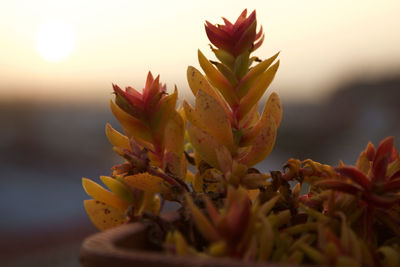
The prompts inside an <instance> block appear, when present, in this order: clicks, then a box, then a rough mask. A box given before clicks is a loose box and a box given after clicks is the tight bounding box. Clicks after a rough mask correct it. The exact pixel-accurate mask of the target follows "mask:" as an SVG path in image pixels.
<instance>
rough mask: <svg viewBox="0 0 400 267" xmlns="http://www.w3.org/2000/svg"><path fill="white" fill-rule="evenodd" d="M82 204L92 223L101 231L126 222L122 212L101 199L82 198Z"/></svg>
mask: <svg viewBox="0 0 400 267" xmlns="http://www.w3.org/2000/svg"><path fill="white" fill-rule="evenodd" d="M83 204H84V206H85V210H86V213H87V214H88V215H89V218H90V220H91V221H92V223H93V225H94V226H95V227H96V228H97V229H99V230H101V231H104V230H107V229H110V228H114V227H117V226H119V225H122V224H125V223H126V222H127V219H126V217H125V216H124V213H123V212H121V211H120V210H119V209H116V208H114V207H111V206H109V205H107V204H105V203H103V202H101V201H98V200H95V199H89V200H84V201H83Z"/></svg>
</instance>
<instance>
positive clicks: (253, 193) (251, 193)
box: [247, 189, 260, 203]
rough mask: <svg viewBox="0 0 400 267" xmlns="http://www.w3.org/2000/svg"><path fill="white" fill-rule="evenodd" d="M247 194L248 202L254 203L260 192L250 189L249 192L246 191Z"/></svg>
mask: <svg viewBox="0 0 400 267" xmlns="http://www.w3.org/2000/svg"><path fill="white" fill-rule="evenodd" d="M247 192H248V194H249V198H250V200H251V201H252V202H253V203H254V201H255V200H256V198H257V196H258V194H259V193H260V190H259V189H250V190H247Z"/></svg>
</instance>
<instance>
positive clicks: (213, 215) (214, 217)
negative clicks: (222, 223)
mask: <svg viewBox="0 0 400 267" xmlns="http://www.w3.org/2000/svg"><path fill="white" fill-rule="evenodd" d="M204 203H205V206H206V210H207V213H208V216H209V217H210V219H211V221H212V223H213V224H214V225H216V224H217V223H218V221H219V219H220V217H221V216H220V215H219V213H218V211H217V209H216V208H215V206H214V204H213V203H212V202H211V200H210V199H209V198H208V197H206V196H205V197H204Z"/></svg>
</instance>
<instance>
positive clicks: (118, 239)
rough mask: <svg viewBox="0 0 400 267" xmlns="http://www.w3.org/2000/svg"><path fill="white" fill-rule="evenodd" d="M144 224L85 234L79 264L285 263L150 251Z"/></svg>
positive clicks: (238, 266) (251, 266) (242, 266)
mask: <svg viewBox="0 0 400 267" xmlns="http://www.w3.org/2000/svg"><path fill="white" fill-rule="evenodd" d="M148 228H149V227H147V226H146V225H145V224H141V223H132V224H126V225H122V226H120V227H116V228H114V229H111V230H108V231H104V232H100V233H97V234H94V235H93V236H90V237H88V238H87V239H86V240H85V241H84V242H83V245H82V248H81V257H80V260H81V265H82V266H83V267H106V266H120V267H124V266H126V267H128V266H129V267H132V266H134V267H140V266H146V267H184V266H185V267H186V266H190V267H200V266H201V267H206V266H207V267H266V266H270V267H273V266H281V267H282V266H289V265H280V264H267V263H250V262H245V261H235V260H232V259H220V258H194V257H183V256H173V255H166V254H163V253H161V252H158V251H151V245H150V244H149V242H148V240H147V234H148V233H147V230H148Z"/></svg>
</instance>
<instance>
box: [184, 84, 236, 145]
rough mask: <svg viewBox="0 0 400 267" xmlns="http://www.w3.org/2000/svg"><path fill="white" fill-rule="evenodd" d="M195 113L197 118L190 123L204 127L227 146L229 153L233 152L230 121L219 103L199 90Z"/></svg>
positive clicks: (187, 114)
mask: <svg viewBox="0 0 400 267" xmlns="http://www.w3.org/2000/svg"><path fill="white" fill-rule="evenodd" d="M184 108H185V106H184ZM186 110H187V109H185V113H186ZM188 111H190V110H188ZM195 113H196V117H197V120H196V121H191V123H193V124H194V125H195V126H197V127H198V128H200V129H204V130H205V131H206V132H208V133H209V134H210V135H212V136H213V137H214V138H215V140H217V141H218V143H220V144H221V145H224V146H226V147H227V148H229V150H230V151H231V153H235V149H236V147H235V145H234V142H233V134H232V127H231V123H230V121H229V117H228V116H227V115H226V114H225V112H224V110H223V108H222V107H221V106H220V105H219V103H218V102H217V101H216V100H215V99H214V98H213V97H212V96H210V95H208V94H207V93H205V92H204V91H202V90H199V91H198V92H197V95H196V103H195ZM186 116H187V118H188V119H189V121H190V119H191V117H190V116H189V113H186Z"/></svg>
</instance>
